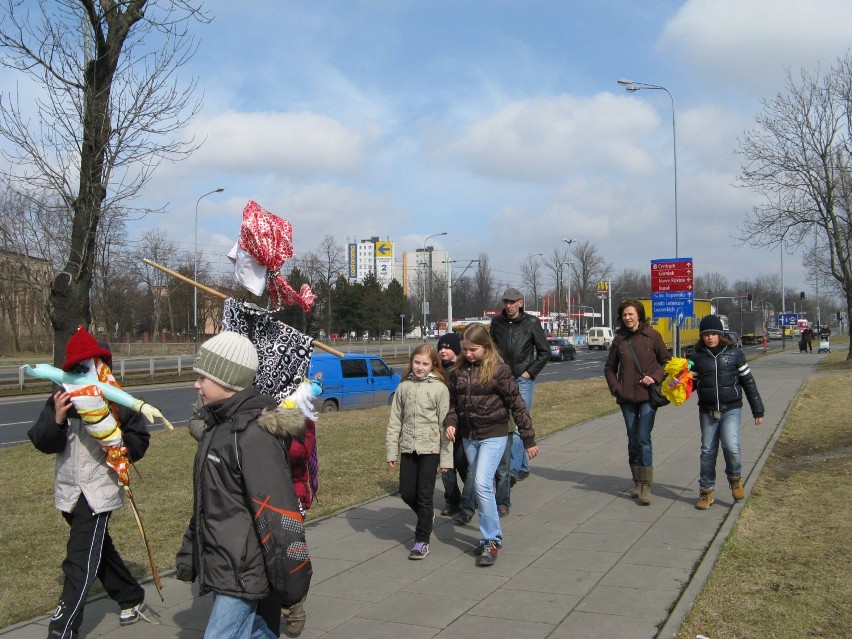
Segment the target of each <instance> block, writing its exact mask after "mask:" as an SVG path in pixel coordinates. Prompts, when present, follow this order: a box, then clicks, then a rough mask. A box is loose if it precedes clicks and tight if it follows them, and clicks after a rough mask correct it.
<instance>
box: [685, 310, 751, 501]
mask: <svg viewBox="0 0 852 639" xmlns="http://www.w3.org/2000/svg"><path fill="white" fill-rule="evenodd" d="M699 331H700V333H699V334H700V336H701V339H700V340H699V341H698V344H696V346H695V353H694V355H693V357H692V374H693V376H694V379H695V384H696V386H697V389H698V420H699V423H700V425H701V472H700V475H699V478H698V487H699V495H698V501H697V502H696V503H695V507H696V508H698V509H699V510H707V509H708V508H710V505H711V504H712V503H713V501H714V492H713V487H714V485H715V483H716V458H717V457H718V455H719V442H720V441H721V443H722V454H723V455H724V457H725V475H727V476H728V484H729V485H730V487H731V494H732V495H733V498H734V499H735V500H736V501H739V500H740V499H742V498H743V497H745V489H744V488H743V481H742V462H741V460H740V417H741V414H742V407H743V394H745V396H746V399H748V403H749V406H750V407H751V414H752V416H753V417H754V423H755V426H756V425H758V424H760V423H762V422H763V401H762V400H761V399H760V393H758V392H757V384H756V383H755V381H754V377H753V376H752V374H751V369H750V368H749V366H748V363H747V362H746V358H745V354H744V353H743V352H742V350H741V349H739V348H737V347H736V346H734V345H733V344H732V343H731V342H730V340H728V339H727V338H726V337H724V331H723V327H722V320H721V319H720V318H719V316H718V315H708V316H707V317H705V318H703V319H702V320H701V324H699Z"/></svg>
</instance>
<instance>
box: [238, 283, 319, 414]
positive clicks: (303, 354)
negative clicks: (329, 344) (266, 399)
mask: <svg viewBox="0 0 852 639" xmlns="http://www.w3.org/2000/svg"><path fill="white" fill-rule="evenodd" d="M222 328H223V330H226V331H234V332H236V333H239V334H240V335H244V336H245V337H248V338H249V339H250V340H251V343H252V344H254V347H255V348H256V349H257V358H258V360H259V362H260V366H259V367H258V369H257V375H256V376H255V378H254V383H253V384H252V385H253V386H254V387H255V388H257V389H258V390H259V391H260V392H261V393H264V394H265V395H271V396H272V397H274V398H275V399H276V400H277V401H278V402H281V401H282V400H283V399H284V398H285V397H287V396H288V395H290V394H291V393H292V392H293V391H295V390H296V388H297V387H298V386H299V384H300V383H301V382H302V380H303V379H305V377H307V375H308V367H309V365H310V363H311V354H312V353H313V350H314V347H313V339H312V338H311V337H309V336H307V335H305V334H304V333H301V332H299V331H297V330H296V329H295V328H293V327H292V326H288V325H287V324H285V323H284V322H282V321H281V320H279V319H276V317H275V312H274V311H268V310H266V309H265V308H261V307H260V306H258V305H257V304H252V303H251V302H246V301H245V300H237V299H234V298H232V297H229V298H228V299H226V300H225V309H224V312H223V314H222Z"/></svg>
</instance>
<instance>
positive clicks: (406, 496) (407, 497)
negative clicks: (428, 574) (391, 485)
mask: <svg viewBox="0 0 852 639" xmlns="http://www.w3.org/2000/svg"><path fill="white" fill-rule="evenodd" d="M402 377H403V381H402V382H401V383H400V385H399V386H398V387H397V389H396V393H394V396H393V402H392V403H391V409H390V418H389V419H388V429H387V434H386V436H385V447H386V449H387V462H388V466H390V467H391V468H394V469H395V468H399V495H400V497H402V501H404V502H405V503H406V505H407V506H408V507H409V508H411V510H412V511H414V514H415V515H417V525H416V526H415V528H414V545H413V546H412V547H411V550H410V551H409V553H408V558H409V559H425V558H426V556H427V555H428V554H429V540H430V538H431V536H432V525H433V522H434V520H435V511H434V505H433V499H434V497H433V495H434V493H435V480H436V474H437V472H438V468H439V466H440V468H441V472H442V473H448V472H453V453H452V451H451V449H450V440H449V439H447V436H446V434H445V433H444V429H443V427H442V426H443V423H444V417H446V415H447V411H448V410H449V404H450V392H449V389H448V388H447V383H446V377H445V376H444V369H443V367H442V366H441V360H440V359H439V358H438V352H437V351H436V350H435V349H434V348H432V346H430V345H428V344H421V345H420V346H418V347H417V348H415V349H414V351H412V353H411V357H410V358H409V360H408V366H407V367H406V368H405V372H404V373H403V375H402Z"/></svg>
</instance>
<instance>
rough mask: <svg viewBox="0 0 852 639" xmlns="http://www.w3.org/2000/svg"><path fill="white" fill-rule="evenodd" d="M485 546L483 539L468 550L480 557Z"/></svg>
mask: <svg viewBox="0 0 852 639" xmlns="http://www.w3.org/2000/svg"><path fill="white" fill-rule="evenodd" d="M483 548H485V542H484V541H482V540H481V539H480V540H479V541H478V542H477V544H476V545H475V546H473V547H472V548H471V549H470V550H469V551H468V552H469V553H470V554H471V555H473V556H474V557H479V555H481V554H482V549H483Z"/></svg>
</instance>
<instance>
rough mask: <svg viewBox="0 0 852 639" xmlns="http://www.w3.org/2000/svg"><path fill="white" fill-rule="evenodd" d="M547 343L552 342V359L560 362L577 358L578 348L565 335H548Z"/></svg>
mask: <svg viewBox="0 0 852 639" xmlns="http://www.w3.org/2000/svg"><path fill="white" fill-rule="evenodd" d="M547 343H548V344H550V359H555V360H559V361H560V362H564V361H565V360H566V359H570V360H572V361H573V360H575V359H577V349H576V348H574V345H573V344H572V343H571V342H569V341H568V340H567V339H565V338H564V337H548V338H547Z"/></svg>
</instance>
